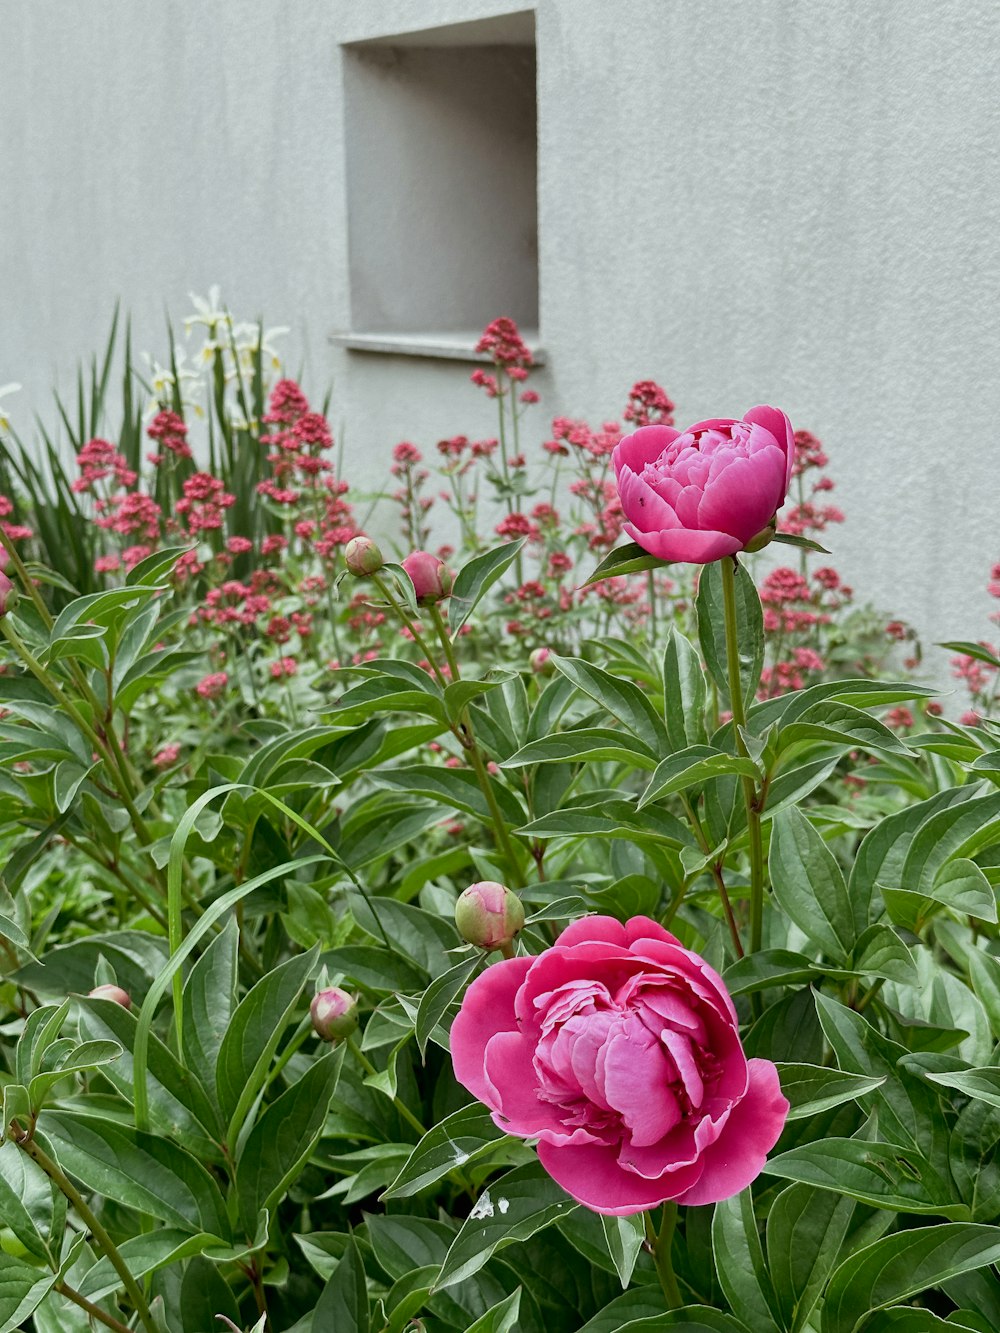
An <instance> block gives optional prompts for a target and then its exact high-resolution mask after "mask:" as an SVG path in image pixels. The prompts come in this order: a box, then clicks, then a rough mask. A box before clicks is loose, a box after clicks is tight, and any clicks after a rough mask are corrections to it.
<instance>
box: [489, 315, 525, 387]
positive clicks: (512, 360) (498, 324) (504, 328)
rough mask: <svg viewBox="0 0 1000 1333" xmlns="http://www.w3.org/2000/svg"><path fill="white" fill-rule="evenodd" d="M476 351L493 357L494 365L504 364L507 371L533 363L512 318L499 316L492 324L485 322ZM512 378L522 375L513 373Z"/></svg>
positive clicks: (520, 377)
mask: <svg viewBox="0 0 1000 1333" xmlns="http://www.w3.org/2000/svg"><path fill="white" fill-rule="evenodd" d="M476 351H477V352H479V353H486V355H487V356H490V357H492V358H493V363H494V365H497V366H505V367H506V368H507V371H508V373H510V370H511V369H512V368H513V369H515V370H525V369H527V367H528V366H530V365H532V364H533V363H534V358H533V357H532V355H531V351H530V349H529V348H528V346H527V344H526V343H525V341H524V339H523V338H522V337H521V333H520V330H519V329H518V327H517V325H516V324H515V322H514V321H513V320H512V319H508V318H507V317H506V316H501V317H500V319H495V320H494V321H493V322H492V324H487V326H486V328H485V329H484V330H483V334H482V337H481V338H480V339H479V341H478V342H477V343H476ZM512 378H514V379H523V378H524V376H523V375H514V376H512Z"/></svg>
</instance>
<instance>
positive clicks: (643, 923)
mask: <svg viewBox="0 0 1000 1333" xmlns="http://www.w3.org/2000/svg"><path fill="white" fill-rule="evenodd" d="M565 933H566V932H565V931H563V935H565ZM559 938H560V939H562V936H560V937H559ZM625 939H626V943H627V944H628V945H629V946H630V947H631V946H632V945H633V944H636V943H638V942H639V941H640V940H660V941H662V942H663V943H664V944H676V945H677V946H678V948H683V945H682V944H681V942H680V940H679V939H678V938H677V936H676V935H671V933H670V931H669V930H665V929H664V928H663V926H661V925H660V923H659V921H654V920H653V918H652V917H649V916H633V917H629V919H628V921H626V922H625Z"/></svg>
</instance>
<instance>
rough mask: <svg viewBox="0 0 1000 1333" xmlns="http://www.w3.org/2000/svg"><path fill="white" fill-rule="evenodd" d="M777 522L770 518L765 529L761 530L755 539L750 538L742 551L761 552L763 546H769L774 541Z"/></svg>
mask: <svg viewBox="0 0 1000 1333" xmlns="http://www.w3.org/2000/svg"><path fill="white" fill-rule="evenodd" d="M777 526H778V525H777V522H776V521H775V520H774V519H773V518H772V519H771V521H770V523H769V524H768V525H767V527H766V528H762V529H761V531H760V532H758V533H757V536H756V537H751V538H750V540H749V541H748V542H747V544H746V546H744V548H743V549H744V551H763V549H764V547H765V546H770V544H771V542H773V541H774V534H775V532H776V531H777Z"/></svg>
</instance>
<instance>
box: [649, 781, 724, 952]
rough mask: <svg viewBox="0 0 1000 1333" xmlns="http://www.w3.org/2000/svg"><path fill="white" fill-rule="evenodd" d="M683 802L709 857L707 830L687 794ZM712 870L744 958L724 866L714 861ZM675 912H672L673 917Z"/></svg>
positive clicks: (701, 846)
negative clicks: (724, 874)
mask: <svg viewBox="0 0 1000 1333" xmlns="http://www.w3.org/2000/svg"><path fill="white" fill-rule="evenodd" d="M681 801H682V803H683V805H684V811H685V813H686V815H687V817H688V823H689V824H690V825H691V828H692V829H693V830H694V836H695V837H696V838H697V839H698V846H699V847H700V848H701V850H702V851H703V852H704V854H705V855H706V856H708V855H709V854H710V853H711V851H712V848H711V846H710V845H709V841H708V838H707V837H706V836H705V830H704V828H703V827H702V823H701V820H700V819H699V818H698V815H697V813H696V811H695V808H694V806H693V805H692V804H691V801H690V799H689V797H688V796H687V794H686V793H685V792H681ZM711 869H712V878H713V879H714V880H715V887H716V888H717V889H718V891H719V902H720V903H721V904H722V910H723V913H724V914H725V917H726V923H727V924H728V926H729V934H730V937H731V938H732V941H733V948H734V949H735V950H736V957H737V958H742V957H743V943H742V941H741V940H740V928H739V926H738V925H737V924H736V916H735V914H734V913H733V904H732V903H731V902H730V900H729V891H728V889H727V888H726V881H725V879H724V878H723V874H722V866H721V865H720V864H719V862H718V861H715V860H713V861H712V866H711ZM677 906H678V907H679V906H680V903H679V902H678V904H677ZM676 910H677V909H676V908H674V909H673V911H676ZM673 911H672V912H671V917H672V916H673ZM663 924H664V925H665V926H666V925H668V924H669V922H667V921H664V922H663Z"/></svg>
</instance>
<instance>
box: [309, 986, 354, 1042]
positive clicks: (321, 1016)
mask: <svg viewBox="0 0 1000 1333" xmlns="http://www.w3.org/2000/svg"><path fill="white" fill-rule="evenodd" d="M309 1014H310V1016H311V1018H312V1025H313V1030H314V1032H315V1033H316V1035H317V1037H322V1039H323V1040H324V1041H343V1040H344V1039H345V1037H349V1036H350V1035H351V1034H352V1033H353V1032H354V1030H355V1028H356V1027H357V1026H358V1006H357V1004H356V1002H355V1000H354V997H353V996H352V995H348V993H347V991H345V990H341V988H340V987H339V986H328V987H327V989H326V990H321V991H317V993H316V994H315V995H314V996H313V998H312V1004H310V1006H309Z"/></svg>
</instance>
